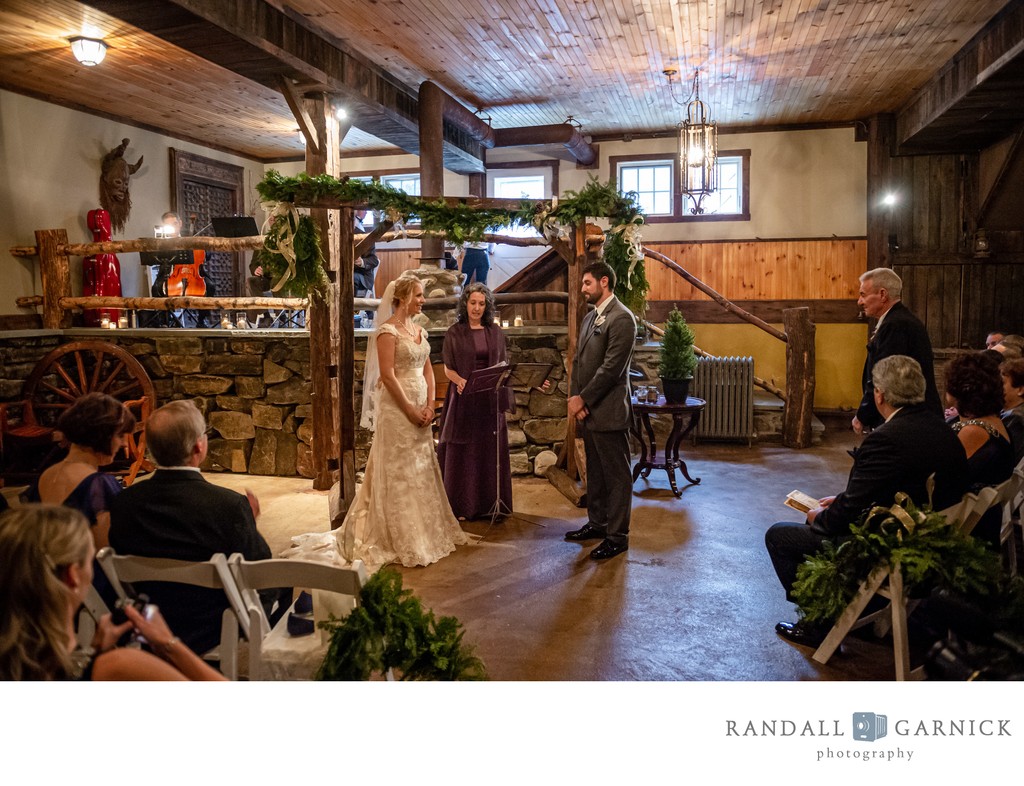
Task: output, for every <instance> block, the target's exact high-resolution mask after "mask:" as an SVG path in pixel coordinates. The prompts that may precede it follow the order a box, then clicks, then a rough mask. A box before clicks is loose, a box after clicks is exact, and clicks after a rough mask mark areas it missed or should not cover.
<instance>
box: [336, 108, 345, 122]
mask: <svg viewBox="0 0 1024 786" xmlns="http://www.w3.org/2000/svg"><path fill="white" fill-rule="evenodd" d="M334 116H335V117H336V118H338V120H347V119H348V110H347V109H345V107H343V106H339V107H338V108H337V109H335V110H334Z"/></svg>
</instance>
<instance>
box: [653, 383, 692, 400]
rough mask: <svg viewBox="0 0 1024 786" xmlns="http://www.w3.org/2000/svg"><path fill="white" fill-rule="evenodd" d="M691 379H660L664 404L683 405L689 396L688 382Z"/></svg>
mask: <svg viewBox="0 0 1024 786" xmlns="http://www.w3.org/2000/svg"><path fill="white" fill-rule="evenodd" d="M692 380H693V377H687V378H686V379H665V377H661V387H662V390H664V391H665V403H667V404H685V403H686V397H687V396H688V395H689V394H690V382H691V381H692Z"/></svg>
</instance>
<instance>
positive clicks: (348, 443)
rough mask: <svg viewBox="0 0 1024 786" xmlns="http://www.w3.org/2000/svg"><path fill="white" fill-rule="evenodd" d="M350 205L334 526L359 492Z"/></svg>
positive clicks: (342, 230) (342, 287)
mask: <svg viewBox="0 0 1024 786" xmlns="http://www.w3.org/2000/svg"><path fill="white" fill-rule="evenodd" d="M353 213H354V211H353V210H352V208H350V207H344V208H342V209H341V210H340V211H339V220H338V286H337V292H338V304H337V308H336V309H335V314H336V318H337V320H338V321H337V325H336V326H335V331H336V333H337V336H338V354H337V368H338V443H339V444H338V452H339V457H340V461H341V464H340V470H341V473H340V474H341V476H340V477H339V478H338V482H339V483H340V484H341V488H340V490H339V491H340V494H339V507H338V510H337V511H336V515H337V516H341V517H342V518H339V519H338V520H333V521H332V522H331V526H332V527H340V526H341V523H342V521H343V520H344V518H343V513H344V512H347V511H348V508H349V506H350V505H351V504H352V501H353V500H354V499H355V496H356V409H355V408H356V398H355V354H356V339H355V324H354V316H355V308H354V307H353V303H352V298H353V297H354V296H355V288H354V287H355V282H354V280H353V271H354V269H355V242H354V240H353V235H354V233H355V215H354V214H353Z"/></svg>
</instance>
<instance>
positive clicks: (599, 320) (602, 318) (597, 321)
mask: <svg viewBox="0 0 1024 786" xmlns="http://www.w3.org/2000/svg"><path fill="white" fill-rule="evenodd" d="M605 318H606V317H605V315H604V314H601V316H599V317H598V318H597V319H595V320H594V327H601V325H603V324H604V321H605Z"/></svg>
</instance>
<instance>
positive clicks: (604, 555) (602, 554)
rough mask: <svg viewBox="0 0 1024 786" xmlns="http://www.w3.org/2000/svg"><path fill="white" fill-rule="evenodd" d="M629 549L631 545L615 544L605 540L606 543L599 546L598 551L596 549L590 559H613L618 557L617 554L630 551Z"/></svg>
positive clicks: (591, 553)
mask: <svg viewBox="0 0 1024 786" xmlns="http://www.w3.org/2000/svg"><path fill="white" fill-rule="evenodd" d="M628 548H629V544H628V543H613V542H612V541H610V540H605V541H604V542H602V543H601V545H600V546H598V547H597V548H596V549H594V550H593V551H592V552H590V558H591V559H611V558H612V557H614V556H616V555H617V554H621V553H622V552H624V551H626V549H628Z"/></svg>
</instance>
